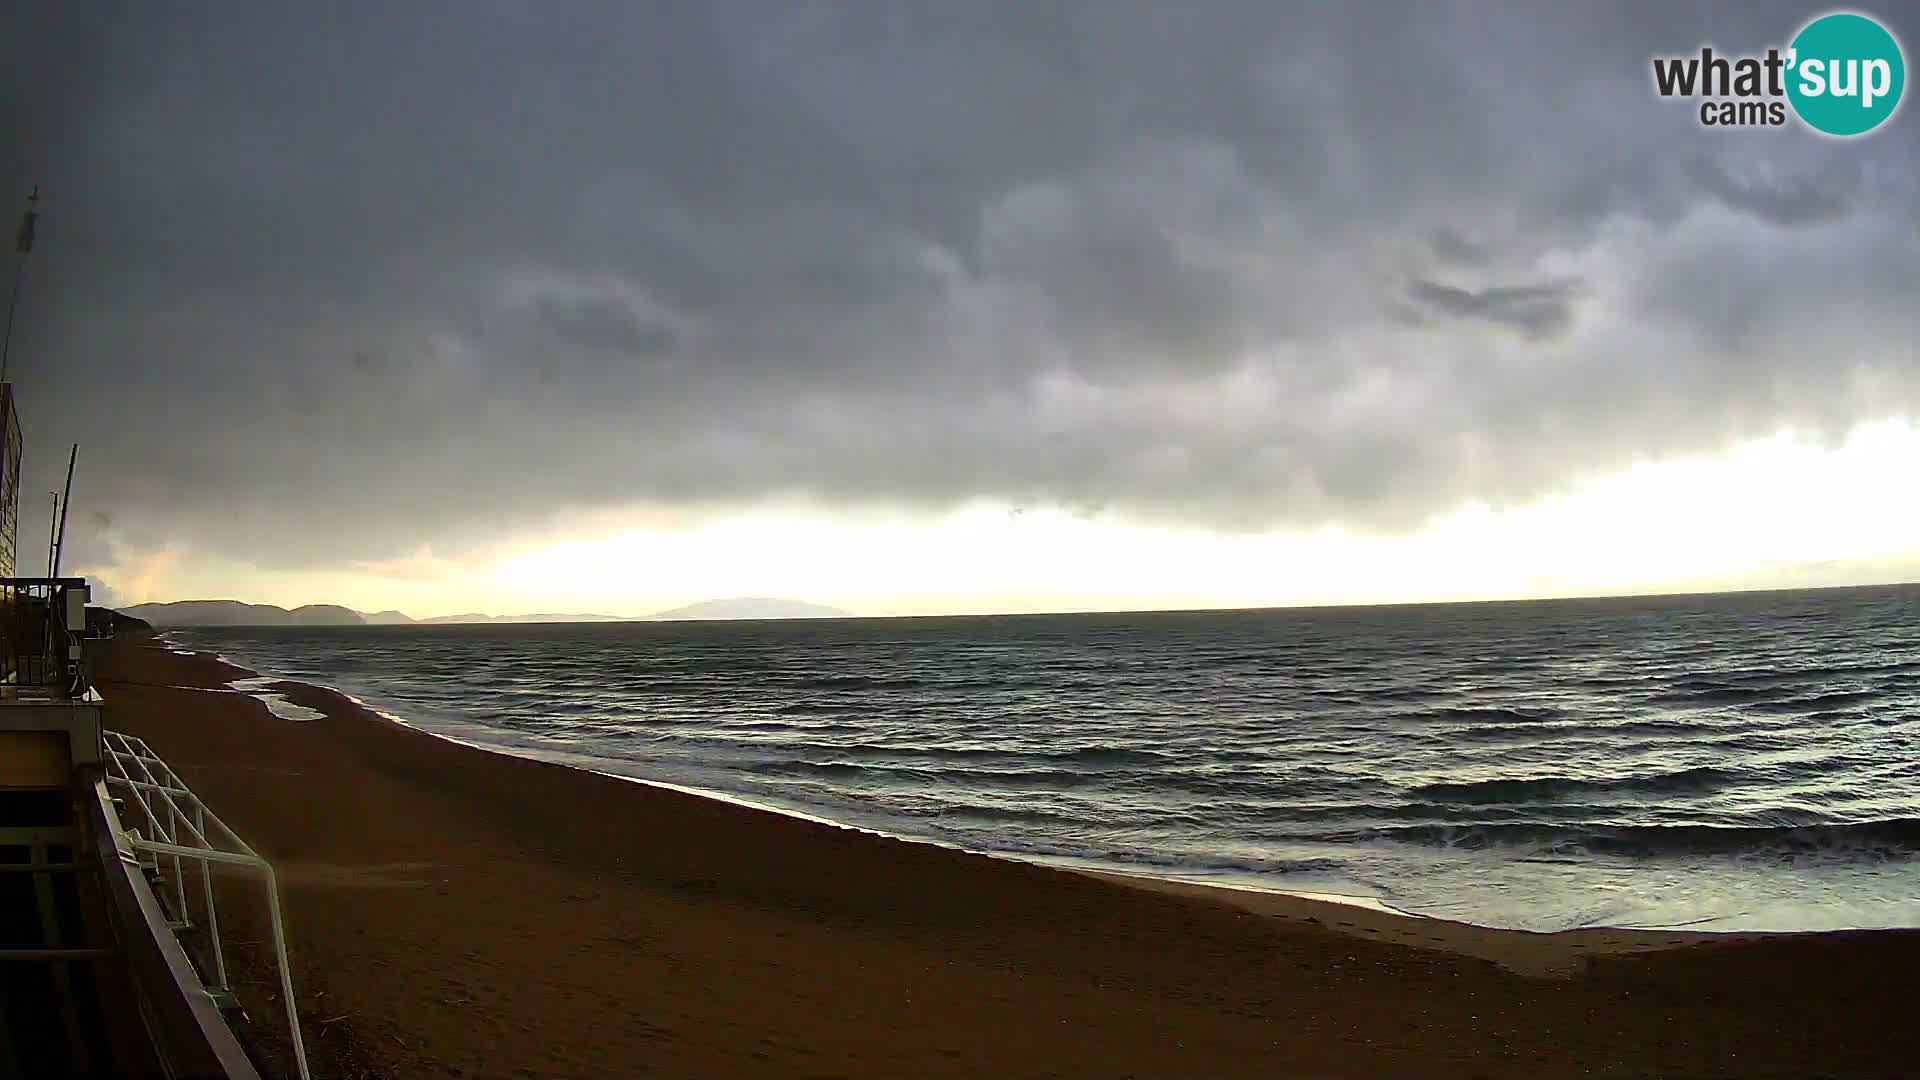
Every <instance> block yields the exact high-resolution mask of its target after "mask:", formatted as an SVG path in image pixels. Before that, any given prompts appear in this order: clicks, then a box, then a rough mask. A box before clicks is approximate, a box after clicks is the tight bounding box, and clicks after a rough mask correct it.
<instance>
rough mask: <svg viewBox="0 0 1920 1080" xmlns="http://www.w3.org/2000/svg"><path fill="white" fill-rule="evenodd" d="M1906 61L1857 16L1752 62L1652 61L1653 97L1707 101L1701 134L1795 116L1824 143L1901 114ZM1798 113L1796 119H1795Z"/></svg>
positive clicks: (1818, 23) (1840, 17)
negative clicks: (1704, 130) (1826, 138)
mask: <svg viewBox="0 0 1920 1080" xmlns="http://www.w3.org/2000/svg"><path fill="white" fill-rule="evenodd" d="M1906 86H1907V61H1906V56H1905V54H1904V53H1902V52H1901V50H1900V42H1899V41H1898V40H1897V39H1895V38H1894V36H1893V34H1892V33H1891V32H1890V31H1888V30H1887V28H1886V27H1885V26H1883V25H1881V24H1880V22H1879V21H1877V20H1875V19H1873V18H1871V17H1870V16H1866V15H1861V14H1859V13H1857V12H1852V11H1835V12H1830V13H1828V14H1825V15H1822V16H1820V17H1818V18H1816V19H1814V20H1813V21H1811V22H1809V23H1807V24H1806V25H1805V26H1803V27H1801V28H1800V32H1799V33H1798V34H1796V35H1794V38H1793V41H1792V43H1791V44H1789V45H1788V46H1786V47H1785V48H1781V47H1779V46H1775V47H1773V48H1769V49H1768V50H1767V51H1766V52H1764V53H1756V54H1753V55H1750V56H1738V55H1727V54H1723V53H1715V51H1714V49H1713V47H1712V46H1710V45H1706V46H1702V47H1701V49H1700V52H1699V54H1698V55H1694V56H1656V57H1654V58H1653V87H1654V92H1655V93H1657V94H1659V95H1660V96H1661V97H1663V98H1691V99H1698V100H1699V101H1700V106H1699V110H1700V111H1699V117H1700V124H1701V126H1702V127H1711V128H1728V127H1784V126H1785V125H1786V124H1787V121H1788V118H1789V117H1790V116H1798V117H1799V118H1800V122H1801V123H1803V124H1805V125H1807V126H1808V127H1810V128H1812V129H1813V130H1814V131H1817V132H1819V133H1821V134H1823V135H1831V136H1835V137H1838V138H1851V137H1853V136H1856V135H1865V134H1866V133H1867V132H1869V131H1872V130H1874V129H1875V128H1877V127H1879V126H1880V125H1882V124H1884V123H1886V122H1887V120H1889V119H1890V118H1892V116H1893V114H1894V113H1896V112H1898V111H1899V109H1900V99H1901V96H1902V93H1903V92H1904V91H1905V90H1906ZM1789 107H1791V110H1792V111H1791V112H1789V111H1788V110H1789Z"/></svg>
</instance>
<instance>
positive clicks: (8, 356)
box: [0, 184, 40, 383]
mask: <svg viewBox="0 0 1920 1080" xmlns="http://www.w3.org/2000/svg"><path fill="white" fill-rule="evenodd" d="M39 203H40V185H39V184H35V185H33V194H31V195H28V196H27V213H26V216H25V217H23V218H21V219H20V235H19V238H18V239H17V240H16V241H15V247H16V248H17V249H18V250H19V252H20V259H19V261H18V262H16V263H15V264H14V267H13V291H12V293H11V295H9V296H8V297H7V332H6V337H5V339H4V340H0V383H5V382H6V381H7V364H8V362H9V361H10V360H12V359H13V313H14V310H15V309H16V308H18V307H19V306H20V283H21V282H22V281H25V280H26V277H27V256H29V255H31V254H32V253H33V224H34V218H35V217H37V216H38V215H37V214H36V213H35V210H34V207H36V206H38V205H39Z"/></svg>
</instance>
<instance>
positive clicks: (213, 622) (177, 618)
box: [120, 597, 848, 627]
mask: <svg viewBox="0 0 1920 1080" xmlns="http://www.w3.org/2000/svg"><path fill="white" fill-rule="evenodd" d="M120 611H121V613H122V614H123V615H127V616H130V617H132V618H135V619H143V620H145V621H146V622H148V623H151V624H153V625H154V626H160V627H167V626H416V625H417V626H434V625H450V624H473V623H509V624H511V623H579V622H647V621H652V620H684V619H831V618H841V617H844V616H846V615H847V614H848V613H847V612H845V611H842V610H840V609H839V608H832V607H827V606H825V605H823V604H811V603H807V602H805V601H801V600H783V599H776V598H768V597H736V598H732V599H724V600H704V601H701V602H700V603H697V604H688V605H686V606H684V607H677V608H670V609H668V610H666V611H660V612H655V613H653V614H651V615H603V614H560V613H536V614H528V615H486V614H481V613H478V612H471V613H467V614H462V615H436V616H433V617H431V618H426V619H415V618H412V617H411V616H409V615H407V614H406V613H404V612H401V611H394V610H386V611H376V612H362V611H355V610H353V609H352V608H346V607H341V606H339V605H337V604H307V605H305V606H302V607H297V608H292V609H288V608H283V607H277V606H275V605H273V604H248V603H243V602H241V601H238V600H176V601H174V602H172V603H164V604H135V605H133V606H131V607H126V608H122V609H120Z"/></svg>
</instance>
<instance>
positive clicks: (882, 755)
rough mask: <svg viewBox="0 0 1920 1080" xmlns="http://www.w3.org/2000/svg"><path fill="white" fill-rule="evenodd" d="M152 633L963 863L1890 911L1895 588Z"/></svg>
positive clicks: (1910, 727)
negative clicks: (966, 852)
mask: <svg viewBox="0 0 1920 1080" xmlns="http://www.w3.org/2000/svg"><path fill="white" fill-rule="evenodd" d="M169 637H170V638H171V639H172V640H173V641H175V642H176V643H178V644H180V645H182V646H184V647H187V648H192V649H200V650H207V651H213V652H217V653H220V654H222V655H224V656H227V657H229V658H231V659H233V660H234V661H235V662H237V663H241V664H245V665H247V666H249V667H252V668H255V669H256V670H258V671H260V672H261V673H263V674H268V675H273V676H280V677H285V678H289V679H296V680H301V681H307V682H312V683H317V684H322V685H327V686H332V687H336V688H339V689H341V690H344V691H346V692H348V693H351V694H353V695H355V696H357V697H359V698H360V699H362V700H363V701H366V702H367V703H369V704H371V705H373V706H375V707H378V708H380V709H383V710H385V711H387V712H389V713H391V714H393V715H395V716H397V717H399V718H401V719H404V720H405V721H407V722H409V723H412V724H415V725H417V726H419V727H422V728H424V729H427V730H429V731H434V732H437V733H440V734H444V735H448V736H452V737H455V738H459V739H463V740H466V741H470V742H475V743H480V744H482V745H487V746H493V747H498V748H501V749H505V750H508V751H511V752H514V753H520V754H526V755H530V756H536V757H542V758H548V759H552V760H559V761H564V762H567V763H570V764H576V765H582V766H586V767H589V768H594V769H599V770H602V771H606V772H610V773H615V774H619V775H624V776H632V777H639V778H645V779H651V780H658V781H664V782H668V783H673V784H677V785H682V786H688V787H693V788H698V789H702V790H706V791H711V792H715V793H720V794H723V795H728V796H732V797H736V798H740V799H744V800H747V801H751V802H754V803H757V804H761V805H768V806H773V807H778V808H784V809H790V810H795V811H800V812H804V813H807V814H810V815H813V816H818V817H824V818H828V819H831V820H835V821H840V822H844V823H847V824H852V825H858V826H862V827H867V828H872V829H877V830H880V831H884V832H888V833H892V834H896V835H900V836H906V837H910V838H918V839H926V840H933V841H938V842H941V843H946V844H952V845H956V846H961V847H965V848H968V849H972V850H977V851H986V852H993V853H1000V854H1006V855H1012V856H1016V857H1022V858H1031V859H1040V860H1043V861H1057V862H1065V863H1068V864H1072V865H1082V866H1092V867H1104V868H1109V869H1115V870H1122V871H1129V872H1135V873H1150V874H1155V875H1160V876H1167V877H1175V878H1182V879H1188V880H1194V881H1202V882H1210V883H1215V884H1227V885H1238V886H1252V887H1260V888H1270V889H1280V890H1287V891H1301V892H1312V893H1338V894H1345V895H1349V896H1354V897H1364V898H1368V899H1371V900H1375V901H1378V902H1380V903H1383V904H1385V905H1388V906H1391V907H1393V908H1397V909H1400V910H1404V911H1409V912H1414V913H1420V914H1429V915H1437V916H1444V917H1448V918H1456V919H1464V920H1467V921H1472V922H1478V923H1483V924H1487V925H1494V926H1509V927H1520V928H1526V929H1534V930H1554V929H1563V928H1568V927H1576V926H1594V925H1612V926H1658V927H1675V926H1691V927H1697V928H1701V929H1715V930H1735V929H1749V930H1752V929H1768V930H1796V929H1830V928H1838V927H1887V926H1920V587H1916V586H1905V587H1892V588H1871V589H1848V590H1822V591H1812V592H1786V593H1757V594H1737V595H1721V596H1698V597H1669V598H1648V599H1617V600H1574V601H1550V602H1539V603H1514V604H1470V605H1429V606H1410V607H1388V608H1346V609H1318V610H1292V611H1286V610H1281V611H1246V612H1195V613H1166V614H1127V615H1058V616H1025V617H997V618H942V619H843V620H825V621H805V622H740V623H621V624H573V625H547V626H525V625H518V626H436V627H341V628H326V629H293V628H256V629H247V628H220V629H182V630H174V631H171V632H170V633H169ZM290 722H291V721H290Z"/></svg>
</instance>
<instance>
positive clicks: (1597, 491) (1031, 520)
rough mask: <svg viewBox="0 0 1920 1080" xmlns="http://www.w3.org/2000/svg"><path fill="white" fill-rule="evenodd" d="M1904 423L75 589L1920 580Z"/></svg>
mask: <svg viewBox="0 0 1920 1080" xmlns="http://www.w3.org/2000/svg"><path fill="white" fill-rule="evenodd" d="M1916 463H1920V426H1916V424H1915V423H1914V421H1912V420H1911V419H1904V418H1903V419H1896V420H1887V421H1880V422H1875V423H1870V424H1863V425H1860V426H1858V427H1856V428H1855V429H1853V431H1852V432H1850V433H1849V435H1848V436H1847V438H1846V439H1845V440H1844V441H1842V442H1840V443H1838V444H1837V445H1832V446H1818V445H1814V444H1812V443H1810V442H1807V441H1805V440H1803V439H1799V438H1796V437H1793V436H1791V435H1787V434H1782V435H1777V436H1774V437H1772V438H1767V439H1761V440H1756V441H1753V442H1749V443H1746V444H1743V445H1741V446H1739V447H1736V448H1735V449H1733V450H1731V451H1728V452H1726V453H1722V454H1716V455H1704V456H1698V457H1689V458H1683V459H1675V460H1669V461H1662V462H1654V463H1648V464H1643V465H1638V466H1634V467H1632V468H1628V469H1625V470H1622V471H1620V472H1616V473H1613V474H1610V475H1607V476H1603V477H1598V478H1595V479H1593V480H1591V481H1589V482H1587V483H1585V484H1583V485H1580V486H1579V487H1577V488H1576V489H1574V490H1572V491H1570V492H1568V493H1566V494H1562V495H1556V496H1552V497H1549V498H1545V499H1541V500H1538V501H1536V502H1533V503H1530V504H1528V505H1525V506H1519V507H1512V508H1503V509H1493V508H1490V507H1487V506H1485V505H1478V504H1475V505H1467V506H1463V507H1461V508H1459V509H1457V510H1455V511H1453V512H1451V513H1449V514H1446V515H1443V516H1441V517H1438V518H1436V519H1434V520H1432V521H1430V522H1429V523H1428V524H1427V525H1426V526H1424V527H1423V528H1420V529H1418V530H1416V531H1413V532H1411V533H1408V534H1404V535H1397V536H1391V535H1381V534H1374V533H1367V532H1360V531H1355V530H1350V529H1345V528H1340V527H1327V528H1322V529H1317V530H1304V531H1303V530H1293V531H1276V532H1267V533H1257V534H1256V533H1225V532H1216V531H1208V530H1201V529H1194V528H1174V527H1166V526H1154V525H1146V524H1140V523H1131V522H1124V521H1119V520H1113V519H1110V518H1108V517H1106V516H1098V517H1091V518H1089V517H1082V516H1076V515H1074V514H1071V513H1068V512H1065V511H1061V510H1053V509H1033V510H1024V511H1023V510H1016V509H1015V508H1012V507H1010V506H1007V505H1005V504H996V503H989V502H979V503H975V504H972V505H969V506H966V507H962V508H959V509H955V510H952V511H949V512H946V513H932V512H920V513H913V512H909V511H904V510H899V511H886V512H882V511H873V510H861V511H842V512H830V511H827V510H824V509H822V508H819V507H810V506H804V505H772V504H763V505H761V506H757V507H752V508H744V509H740V510H736V511H734V512H731V513H724V514H713V515H708V516H703V517H698V518H688V519H686V520H684V521H679V522H678V523H674V522H672V521H669V522H668V523H665V524H663V523H662V518H661V515H659V514H658V513H654V514H646V513H644V512H641V511H633V512H631V513H626V514H621V513H608V514H605V515H595V519H596V520H595V524H596V525H597V526H600V527H599V528H598V529H596V531H594V532H593V533H592V534H590V535H574V536H564V535H562V536H556V537H552V538H522V539H520V540H518V541H512V540H510V541H509V542H510V544H512V546H510V547H508V548H506V549H504V550H502V551H500V552H498V553H496V554H493V555H490V556H485V557H477V558H475V559H473V560H470V561H457V560H448V559H442V558H438V557H436V556H435V555H434V554H433V553H432V552H431V551H426V550H422V551H421V552H419V553H417V554H416V555H415V556H413V557H410V558H403V559H398V560H393V561H390V562H387V563H382V564H378V565H371V564H361V565H359V566H356V567H350V568H341V569H336V570H327V571H306V572H292V573H290V572H280V571H268V570H263V569H260V568H258V567H254V566H249V565H246V564H241V563H234V562H229V561H223V560H216V559H210V558H204V557H199V556H196V555H195V553H192V552H188V551H181V550H166V551H145V550H140V549H138V548H136V547H132V546H130V544H127V543H124V542H125V541H127V540H128V539H129V538H118V539H119V540H121V541H123V543H120V544H116V545H115V559H114V561H113V562H111V563H109V564H105V565H95V566H88V567H84V568H80V569H79V572H81V573H85V574H87V575H88V576H90V577H98V578H100V579H102V580H105V581H107V582H110V583H111V584H112V585H113V587H114V588H115V590H116V593H117V597H116V599H117V602H119V603H121V604H122V605H123V606H130V605H132V604H136V603H143V602H149V601H158V600H174V599H243V600H247V601H249V602H253V603H270V604H277V605H279V606H281V607H297V606H300V605H302V604H309V603H336V604H343V605H345V606H347V607H351V608H355V609H357V610H360V611H379V610H385V609H398V610H401V611H404V612H406V613H407V614H409V615H411V616H414V617H416V618H425V617H432V616H437V615H452V614H459V613H464V612H484V613H488V614H528V613H599V614H613V615H630V616H643V615H648V614H651V613H653V612H655V611H659V610H663V609H667V608H672V607H678V606H680V605H683V604H687V603H692V602H696V601H700V600H707V599H715V598H722V597H737V596H777V597H784V598H791V599H797V600H806V601H811V602H814V603H822V604H829V605H832V606H834V607H839V608H844V609H846V610H848V611H849V612H851V613H853V614H855V615H934V614H989V613H1024V612H1042V611H1121V610H1169V609H1189V608H1248V607H1292V606H1318V605H1343V604H1378V603H1421V602H1435V601H1450V600H1506V599H1537V598H1548V597H1561V596H1594V595H1620V594H1632V593H1661V592H1693V591H1722V590H1737V589H1768V588H1799V587H1811V586H1818V585H1841V584H1868V583H1878V582H1889V581H1900V580H1914V579H1915V578H1920V500H1914V499H1911V498H1904V497H1902V493H1903V492H1905V491H1907V490H1908V489H1910V487H1911V484H1912V477H1913V475H1915V472H1916Z"/></svg>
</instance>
